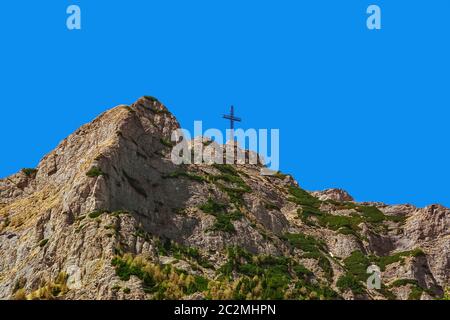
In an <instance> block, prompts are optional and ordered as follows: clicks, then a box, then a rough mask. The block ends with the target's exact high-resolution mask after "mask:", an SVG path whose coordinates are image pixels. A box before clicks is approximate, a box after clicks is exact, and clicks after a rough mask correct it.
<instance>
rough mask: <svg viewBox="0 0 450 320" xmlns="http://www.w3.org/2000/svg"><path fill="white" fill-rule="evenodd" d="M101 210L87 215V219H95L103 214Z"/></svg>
mask: <svg viewBox="0 0 450 320" xmlns="http://www.w3.org/2000/svg"><path fill="white" fill-rule="evenodd" d="M103 212H104V211H103V210H95V211H92V212H91V213H89V214H88V217H89V218H91V219H96V218H98V217H100V216H101V215H102V214H103Z"/></svg>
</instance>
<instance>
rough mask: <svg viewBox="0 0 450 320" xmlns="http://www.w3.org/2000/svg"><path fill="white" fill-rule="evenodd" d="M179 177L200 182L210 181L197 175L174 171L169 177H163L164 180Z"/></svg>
mask: <svg viewBox="0 0 450 320" xmlns="http://www.w3.org/2000/svg"><path fill="white" fill-rule="evenodd" d="M179 177H185V178H188V179H191V180H194V181H198V182H207V181H208V180H207V179H206V178H205V177H202V176H200V175H197V174H195V173H191V172H186V171H174V172H171V173H169V174H167V175H164V176H163V179H175V178H179Z"/></svg>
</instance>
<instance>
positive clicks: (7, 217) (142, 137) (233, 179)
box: [0, 97, 450, 299]
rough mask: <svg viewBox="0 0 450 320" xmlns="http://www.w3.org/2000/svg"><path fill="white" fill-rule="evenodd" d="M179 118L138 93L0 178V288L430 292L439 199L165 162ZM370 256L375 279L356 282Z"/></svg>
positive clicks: (154, 292) (167, 293) (106, 292)
mask: <svg viewBox="0 0 450 320" xmlns="http://www.w3.org/2000/svg"><path fill="white" fill-rule="evenodd" d="M179 127H180V125H179V123H178V122H177V120H176V118H175V117H174V116H173V115H172V114H171V113H170V112H169V111H168V109H167V108H166V107H165V106H164V105H163V104H161V103H160V102H159V101H158V100H157V99H155V98H153V97H143V98H140V99H139V100H138V101H136V102H135V103H134V104H132V105H130V106H126V105H120V106H117V107H115V108H113V109H111V110H108V111H106V112H104V113H102V114H101V115H100V116H99V117H97V118H96V119H95V120H93V121H92V122H90V123H88V124H85V125H83V126H82V127H80V128H79V129H78V130H76V131H75V132H74V133H73V134H71V135H69V136H68V137H67V138H66V139H64V140H63V141H62V142H61V143H60V144H59V145H58V146H57V147H56V148H55V149H54V150H53V151H51V152H50V153H48V154H47V155H46V156H45V157H44V158H43V159H42V160H41V161H40V163H39V165H38V167H37V169H36V171H34V170H25V171H22V172H19V173H17V174H14V175H12V176H10V177H8V178H5V179H0V225H1V227H0V256H1V258H2V259H1V260H2V261H1V262H0V298H2V299H11V298H17V299H23V298H30V299H40V298H44V299H53V298H57V299H173V298H176V299H203V298H209V299H217V298H235V299H282V298H284V299H319V298H322V299H388V298H395V299H408V298H411V299H419V298H422V299H434V298H439V297H442V296H443V293H444V289H445V288H446V287H447V286H449V282H450V280H449V279H450V273H449V271H448V270H449V269H450V268H449V266H450V240H449V239H450V233H449V229H450V228H449V226H450V211H449V210H448V209H447V208H445V207H443V206H440V205H433V206H430V207H425V208H416V207H414V206H411V205H394V206H389V205H385V204H382V203H375V202H370V203H368V202H366V203H358V202H354V200H353V198H352V197H351V196H350V195H349V194H348V193H346V192H345V191H343V190H339V189H328V190H324V191H315V192H306V191H304V190H303V189H301V188H300V187H299V185H298V183H297V182H296V181H295V180H294V179H293V178H292V177H291V176H290V175H285V174H282V173H277V174H276V175H274V176H261V175H260V174H259V169H260V165H248V164H246V165H209V164H198V165H195V164H192V165H181V166H176V165H174V164H173V163H172V162H171V161H170V150H171V143H170V136H171V133H172V131H173V130H175V129H178V128H179ZM195 143H197V144H203V145H205V144H207V143H208V144H209V143H210V142H207V141H206V140H205V141H199V140H195V139H194V140H193V141H192V144H193V145H195ZM192 147H193V146H192ZM370 264H376V265H379V267H380V269H381V278H382V283H383V286H382V288H381V289H380V290H369V289H367V288H365V279H367V277H368V275H367V274H366V272H365V271H366V270H365V269H366V268H367V266H368V265H370Z"/></svg>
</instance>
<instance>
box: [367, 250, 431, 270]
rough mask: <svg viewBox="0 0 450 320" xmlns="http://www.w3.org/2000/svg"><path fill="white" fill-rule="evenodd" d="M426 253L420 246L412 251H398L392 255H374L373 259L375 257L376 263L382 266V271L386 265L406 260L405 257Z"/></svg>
mask: <svg viewBox="0 0 450 320" xmlns="http://www.w3.org/2000/svg"><path fill="white" fill-rule="evenodd" d="M424 254H425V253H424V252H423V251H422V250H421V249H420V248H416V249H414V250H411V251H402V252H397V253H395V254H393V255H390V256H384V257H373V258H372V259H373V261H374V263H375V264H377V265H378V266H379V267H380V270H381V271H385V270H386V266H388V265H390V264H393V263H396V262H399V261H404V258H405V257H420V256H423V255H424Z"/></svg>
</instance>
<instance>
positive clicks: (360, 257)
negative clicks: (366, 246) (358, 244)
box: [344, 250, 370, 281]
mask: <svg viewBox="0 0 450 320" xmlns="http://www.w3.org/2000/svg"><path fill="white" fill-rule="evenodd" d="M344 264H345V267H346V269H347V271H348V273H350V274H351V275H352V276H354V277H355V278H356V279H357V280H359V281H366V280H367V277H368V275H367V268H368V267H369V266H370V261H369V259H368V258H367V257H366V256H365V255H364V254H363V253H362V252H361V251H359V250H356V251H353V252H352V254H351V255H350V256H349V257H347V258H345V259H344Z"/></svg>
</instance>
